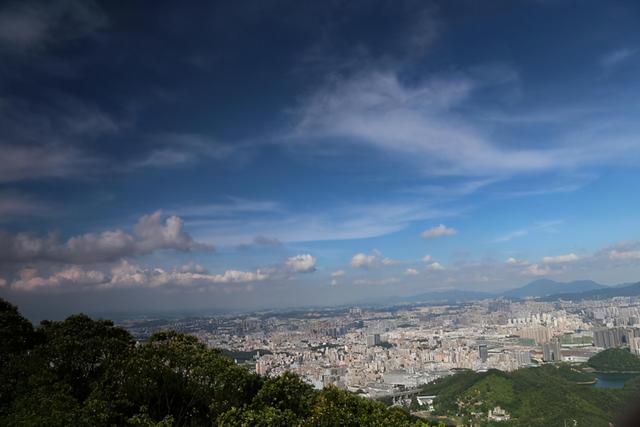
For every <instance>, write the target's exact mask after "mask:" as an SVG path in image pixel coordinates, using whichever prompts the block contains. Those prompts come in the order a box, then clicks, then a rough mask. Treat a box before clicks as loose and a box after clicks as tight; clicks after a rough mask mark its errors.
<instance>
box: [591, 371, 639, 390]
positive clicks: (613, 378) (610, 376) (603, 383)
mask: <svg viewBox="0 0 640 427" xmlns="http://www.w3.org/2000/svg"><path fill="white" fill-rule="evenodd" d="M638 375H640V374H625V373H600V372H598V373H596V383H595V384H594V385H593V386H594V387H597V388H622V387H624V383H625V382H627V381H628V380H630V379H631V378H635V377H637V376H638Z"/></svg>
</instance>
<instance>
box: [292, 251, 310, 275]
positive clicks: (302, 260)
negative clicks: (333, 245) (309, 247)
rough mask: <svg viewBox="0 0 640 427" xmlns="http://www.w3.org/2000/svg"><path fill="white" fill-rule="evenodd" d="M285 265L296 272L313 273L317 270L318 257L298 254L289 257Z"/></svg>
mask: <svg viewBox="0 0 640 427" xmlns="http://www.w3.org/2000/svg"><path fill="white" fill-rule="evenodd" d="M285 266H286V267H287V268H288V269H289V270H291V271H293V272H296V273H312V272H314V271H316V258H315V257H314V256H312V255H310V254H302V255H296V256H293V257H290V258H287V260H286V261H285Z"/></svg>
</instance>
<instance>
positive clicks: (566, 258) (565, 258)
mask: <svg viewBox="0 0 640 427" xmlns="http://www.w3.org/2000/svg"><path fill="white" fill-rule="evenodd" d="M579 259H580V257H579V256H578V255H576V254H574V253H570V254H565V255H557V256H545V257H542V262H543V263H545V264H565V263H568V262H574V261H578V260H579Z"/></svg>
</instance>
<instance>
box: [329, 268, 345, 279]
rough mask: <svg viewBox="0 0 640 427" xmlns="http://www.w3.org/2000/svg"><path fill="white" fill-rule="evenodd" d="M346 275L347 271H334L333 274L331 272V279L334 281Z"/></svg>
mask: <svg viewBox="0 0 640 427" xmlns="http://www.w3.org/2000/svg"><path fill="white" fill-rule="evenodd" d="M345 274H347V272H346V271H344V270H336V271H332V272H331V277H332V278H333V279H335V278H337V277H342V276H344V275H345Z"/></svg>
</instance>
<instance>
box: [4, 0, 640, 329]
mask: <svg viewBox="0 0 640 427" xmlns="http://www.w3.org/2000/svg"><path fill="white" fill-rule="evenodd" d="M638 22H640V5H639V4H638V3H637V2H634V1H629V2H625V1H614V2H600V1H564V0H557V1H551V0H548V1H544V0H536V1H533V0H531V1H524V0H523V1H518V2H514V1H506V0H505V1H498V0H491V1H482V2H480V1H458V0H452V1H433V2H430V1H397V0H394V1H391V0H389V1H346V0H332V1H323V2H317V1H293V0H291V1H285V0H269V1H252V0H247V1H234V2H215V1H214V2H210V1H207V2H190V3H189V4H188V5H185V4H184V3H183V2H164V1H154V2H150V3H147V2H107V1H105V2H92V1H80V0H59V1H58V0H55V1H42V2H34V1H31V0H21V1H13V2H11V1H9V2H2V3H0V58H2V60H1V61H0V296H2V297H4V298H6V299H8V300H9V301H11V302H13V303H15V304H17V305H18V306H19V307H20V308H21V310H22V311H23V312H24V313H26V314H27V315H28V316H30V317H32V318H60V317H64V316H67V315H69V314H71V313H75V312H81V311H82V312H88V313H107V312H108V313H143V312H163V311H165V312H170V311H190V310H192V311H193V310H200V311H203V310H204V311H206V310H210V311H211V312H223V311H250V310H256V309H266V308H285V307H301V306H321V305H336V304H357V303H359V302H362V301H368V300H373V299H382V300H384V299H385V298H389V297H396V296H408V295H414V294H419V293H424V292H431V291H443V290H451V289H464V290H476V291H487V292H499V291H500V290H505V289H510V288H514V287H519V286H522V285H524V284H526V283H528V282H530V281H532V280H535V279H539V278H550V279H554V280H558V281H569V280H576V279H592V280H596V281H598V282H601V283H604V284H616V283H622V282H635V281H638V280H640V218H639V217H638V212H639V211H640V197H639V195H640V191H639V190H640V188H639V183H640V169H639V167H638V165H639V164H640V140H639V136H638V135H639V132H638V131H639V130H640V120H639V113H640V104H638V101H637V100H638V99H640V98H639V96H640V79H639V78H638V76H640V30H639V29H638V25H637V24H638Z"/></svg>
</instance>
